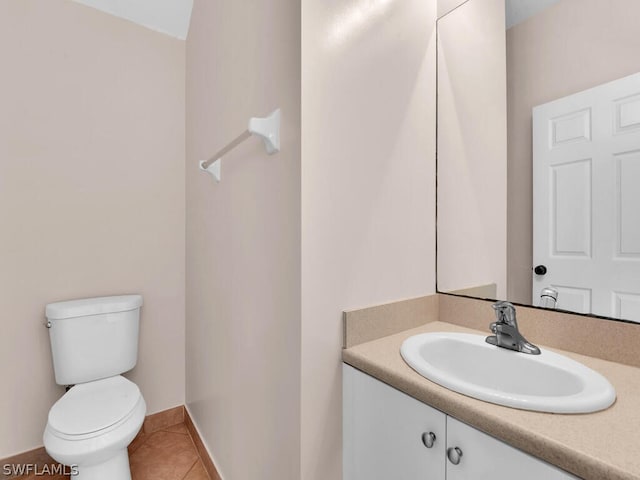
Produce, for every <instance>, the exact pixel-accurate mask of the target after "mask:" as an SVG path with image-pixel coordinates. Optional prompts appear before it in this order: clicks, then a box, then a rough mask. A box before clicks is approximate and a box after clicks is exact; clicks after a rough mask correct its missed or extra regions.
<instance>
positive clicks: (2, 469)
mask: <svg viewBox="0 0 640 480" xmlns="http://www.w3.org/2000/svg"><path fill="white" fill-rule="evenodd" d="M55 468H59V466H58V462H56V461H55V460H54V459H53V458H51V457H50V456H49V454H48V453H47V452H46V450H45V449H44V447H40V448H35V449H33V450H29V451H28V452H23V453H19V454H18V455H13V456H12V457H7V458H4V459H2V460H0V478H2V479H9V478H17V477H22V476H29V475H33V474H34V473H35V471H36V470H37V471H38V472H45V471H48V472H52V471H54V469H55ZM29 478H31V477H29Z"/></svg>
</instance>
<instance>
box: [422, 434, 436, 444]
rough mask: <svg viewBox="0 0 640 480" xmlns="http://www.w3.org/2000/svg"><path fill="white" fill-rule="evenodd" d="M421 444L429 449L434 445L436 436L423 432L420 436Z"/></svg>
mask: <svg viewBox="0 0 640 480" xmlns="http://www.w3.org/2000/svg"><path fill="white" fill-rule="evenodd" d="M422 443H423V444H424V446H425V447H427V448H431V447H433V444H434V443H436V434H435V433H433V432H424V433H423V434H422Z"/></svg>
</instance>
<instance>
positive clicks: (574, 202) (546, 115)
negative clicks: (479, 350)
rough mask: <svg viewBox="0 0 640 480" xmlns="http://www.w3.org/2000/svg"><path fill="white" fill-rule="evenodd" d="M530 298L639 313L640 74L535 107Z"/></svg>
mask: <svg viewBox="0 0 640 480" xmlns="http://www.w3.org/2000/svg"><path fill="white" fill-rule="evenodd" d="M533 236H534V238H533V261H534V266H538V265H543V266H545V267H546V273H545V274H544V275H537V274H533V277H534V278H533V299H532V300H533V304H534V305H537V304H538V301H539V298H540V290H541V289H542V288H544V287H546V286H552V287H554V288H556V289H557V290H558V291H559V295H558V304H557V307H558V308H562V309H566V310H572V311H576V312H582V313H594V314H597V315H606V316H612V317H616V318H623V319H627V320H635V321H638V322H640V74H635V75H632V76H629V77H625V78H623V79H620V80H616V81H614V82H611V83H607V84H604V85H601V86H598V87H595V88H592V89H590V90H586V91H584V92H580V93H577V94H574V95H571V96H568V97H565V98H561V99H559V100H555V101H553V102H550V103H546V104H544V105H540V106H537V107H535V108H534V109H533Z"/></svg>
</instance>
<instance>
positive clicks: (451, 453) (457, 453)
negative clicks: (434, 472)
mask: <svg viewBox="0 0 640 480" xmlns="http://www.w3.org/2000/svg"><path fill="white" fill-rule="evenodd" d="M447 458H448V459H449V461H450V462H451V463H453V464H454V465H458V464H459V463H460V459H461V458H462V450H460V449H459V448H458V447H453V448H448V449H447Z"/></svg>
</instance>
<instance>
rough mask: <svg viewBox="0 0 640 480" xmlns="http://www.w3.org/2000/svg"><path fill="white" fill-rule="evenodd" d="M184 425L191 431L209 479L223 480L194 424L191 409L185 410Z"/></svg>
mask: <svg viewBox="0 0 640 480" xmlns="http://www.w3.org/2000/svg"><path fill="white" fill-rule="evenodd" d="M184 424H185V426H186V427H187V430H189V434H190V435H191V439H192V440H193V443H194V444H195V446H196V449H197V450H198V455H200V459H201V460H202V463H203V464H204V468H205V469H206V470H207V473H208V474H209V477H210V478H211V480H222V475H221V474H220V473H219V472H218V469H217V468H216V465H215V463H214V462H213V458H212V456H211V454H210V453H209V450H208V449H207V447H206V445H205V444H204V442H203V441H202V437H201V436H200V432H198V429H197V427H196V425H195V423H193V420H192V419H191V415H190V414H189V409H188V408H187V407H185V409H184Z"/></svg>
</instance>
